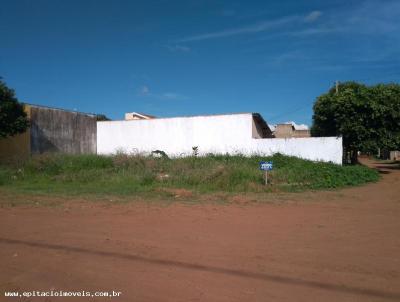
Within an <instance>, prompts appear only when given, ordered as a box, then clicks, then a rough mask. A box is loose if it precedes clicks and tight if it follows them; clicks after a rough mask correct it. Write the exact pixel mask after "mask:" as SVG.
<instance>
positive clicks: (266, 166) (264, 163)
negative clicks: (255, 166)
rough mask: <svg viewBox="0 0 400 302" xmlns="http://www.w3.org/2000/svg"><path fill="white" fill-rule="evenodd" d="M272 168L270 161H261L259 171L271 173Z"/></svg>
mask: <svg viewBox="0 0 400 302" xmlns="http://www.w3.org/2000/svg"><path fill="white" fill-rule="evenodd" d="M272 168H273V163H272V161H261V162H260V170H262V171H271V170H272Z"/></svg>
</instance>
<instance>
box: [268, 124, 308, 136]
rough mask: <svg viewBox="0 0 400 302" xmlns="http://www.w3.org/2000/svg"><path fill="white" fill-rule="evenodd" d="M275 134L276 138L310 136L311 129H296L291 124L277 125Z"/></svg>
mask: <svg viewBox="0 0 400 302" xmlns="http://www.w3.org/2000/svg"><path fill="white" fill-rule="evenodd" d="M274 135H275V137H276V138H290V137H310V136H311V133H310V130H295V129H294V128H293V126H292V125H291V124H278V125H276V128H275V132H274Z"/></svg>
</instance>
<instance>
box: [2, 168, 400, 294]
mask: <svg viewBox="0 0 400 302" xmlns="http://www.w3.org/2000/svg"><path fill="white" fill-rule="evenodd" d="M381 166H382V165H381ZM382 173H383V174H382V176H383V178H382V180H381V181H380V182H378V183H375V184H369V185H366V186H363V187H357V188H350V189H344V190H340V191H331V192H313V193H310V192H309V193H301V194H293V195H291V194H289V195H287V197H285V198H286V199H287V200H286V201H284V202H279V203H276V202H274V203H265V202H263V203H252V204H245V205H239V204H232V205H214V204H207V205H185V204H178V203H176V204H173V205H169V206H162V204H153V205H149V204H145V203H139V204H133V203H131V204H127V205H114V206H109V205H105V204H99V203H94V202H86V203H85V202H67V203H65V204H63V205H62V206H59V207H43V206H36V207H35V206H18V207H6V208H2V209H0V301H3V300H5V301H20V299H19V298H7V299H8V300H7V299H6V298H4V295H3V292H4V291H11V290H12V291H28V290H51V289H53V290H64V291H81V290H85V291H98V290H107V291H110V290H114V291H120V292H122V296H121V297H119V298H112V299H110V298H91V299H89V298H46V299H44V298H37V297H36V298H29V299H28V298H25V299H21V301H106V300H110V301H151V302H156V301H185V302H187V301H306V302H310V301H400V194H399V193H400V170H398V169H395V168H394V166H393V165H392V166H390V165H387V166H386V167H384V169H383V170H382ZM3 198H4V197H3ZM0 199H1V197H0Z"/></svg>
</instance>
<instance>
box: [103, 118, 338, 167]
mask: <svg viewBox="0 0 400 302" xmlns="http://www.w3.org/2000/svg"><path fill="white" fill-rule="evenodd" d="M252 132H253V116H252V114H234V115H215V116H196V117H179V118H164V119H154V120H136V121H105V122H98V123H97V152H98V153H99V154H113V153H116V152H118V151H120V152H125V153H144V154H148V153H150V152H152V151H154V150H162V151H164V152H166V153H167V154H168V155H169V156H171V157H174V156H187V155H191V154H192V152H193V150H192V147H198V152H199V154H200V155H205V154H207V153H214V154H232V155H234V154H244V155H253V154H258V155H264V156H268V155H272V154H274V153H277V152H280V153H282V154H286V155H291V156H297V157H300V158H304V159H309V160H315V161H325V162H333V163H336V164H341V163H342V139H341V138H336V137H323V138H288V139H275V138H272V139H269V138H252Z"/></svg>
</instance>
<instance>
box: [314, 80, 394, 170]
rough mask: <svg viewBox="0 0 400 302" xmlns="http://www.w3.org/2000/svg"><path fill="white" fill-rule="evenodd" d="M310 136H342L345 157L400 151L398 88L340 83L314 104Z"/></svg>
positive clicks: (355, 159)
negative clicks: (361, 153)
mask: <svg viewBox="0 0 400 302" xmlns="http://www.w3.org/2000/svg"><path fill="white" fill-rule="evenodd" d="M313 109H314V114H313V125H312V127H311V134H312V135H313V136H343V147H344V154H346V155H348V156H349V158H350V159H351V162H352V163H355V162H357V153H358V152H359V151H361V152H364V153H369V154H377V153H378V152H380V151H389V150H395V149H399V148H400V85H398V84H378V85H373V86H367V85H363V84H360V83H356V82H345V83H341V84H340V85H339V87H332V88H331V89H330V90H329V91H328V92H327V93H325V94H323V95H321V96H319V97H318V98H317V100H316V102H315V104H314V107H313Z"/></svg>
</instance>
